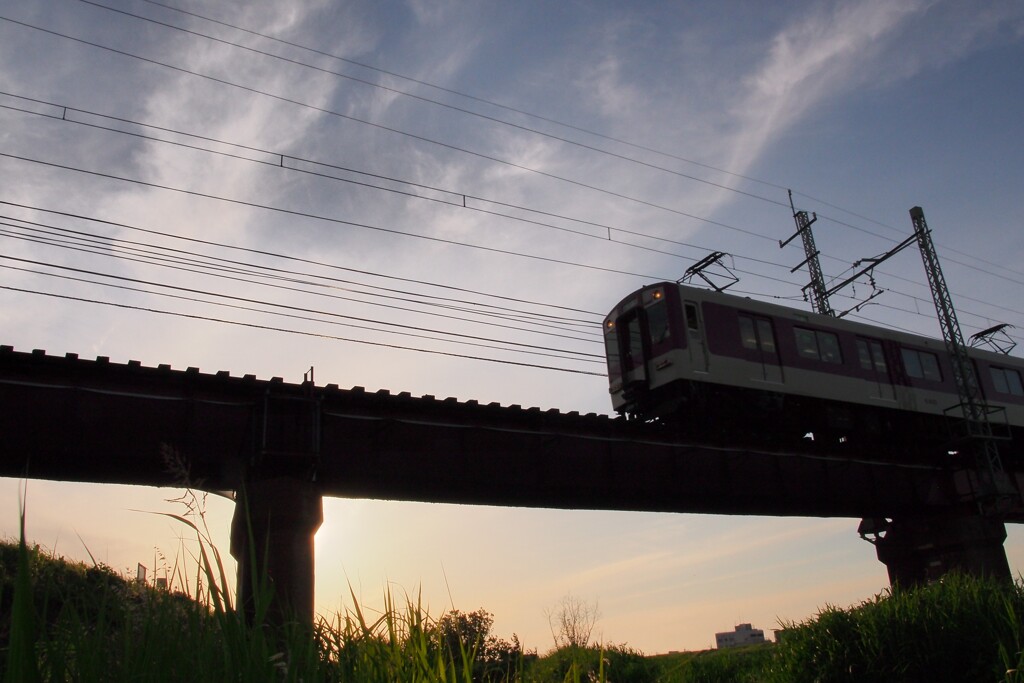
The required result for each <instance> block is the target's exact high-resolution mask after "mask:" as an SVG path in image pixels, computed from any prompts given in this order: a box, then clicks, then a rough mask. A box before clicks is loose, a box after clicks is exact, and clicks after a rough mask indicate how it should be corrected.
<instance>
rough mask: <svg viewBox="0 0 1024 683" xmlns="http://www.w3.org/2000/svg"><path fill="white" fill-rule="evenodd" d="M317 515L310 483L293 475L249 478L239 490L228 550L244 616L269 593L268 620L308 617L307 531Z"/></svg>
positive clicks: (310, 553)
mask: <svg viewBox="0 0 1024 683" xmlns="http://www.w3.org/2000/svg"><path fill="white" fill-rule="evenodd" d="M323 518H324V517H323V498H322V497H321V495H320V492H319V491H318V490H317V487H316V485H315V484H313V483H311V482H308V481H303V480H301V479H299V478H295V477H273V478H268V479H261V480H257V481H251V482H249V483H248V484H247V485H246V488H245V490H244V491H242V492H240V493H239V497H238V500H237V501H236V503H235V514H234V517H233V518H232V520H231V555H232V557H234V558H235V560H236V561H237V562H238V586H237V592H238V602H237V604H238V606H239V608H240V609H244V610H245V612H246V615H247V616H248V617H249V618H250V619H252V618H253V617H254V615H255V613H256V607H257V603H258V601H259V600H262V599H265V598H268V597H272V602H271V603H270V605H269V609H268V612H267V619H268V621H269V622H271V623H277V624H282V623H284V622H285V621H291V620H297V621H299V622H301V623H307V624H312V623H313V585H314V570H313V560H314V550H313V537H314V535H315V534H316V532H317V529H319V528H320V525H321V524H322V523H323ZM264 590H265V591H266V592H265V593H263V591H264Z"/></svg>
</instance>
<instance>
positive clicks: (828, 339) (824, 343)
mask: <svg viewBox="0 0 1024 683" xmlns="http://www.w3.org/2000/svg"><path fill="white" fill-rule="evenodd" d="M815 336H816V337H817V338H818V350H819V351H820V352H821V359H822V360H823V361H825V362H826V363H842V362H843V354H842V353H840V352H839V337H837V336H836V335H834V334H832V333H831V332H816V333H815Z"/></svg>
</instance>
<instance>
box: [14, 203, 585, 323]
mask: <svg viewBox="0 0 1024 683" xmlns="http://www.w3.org/2000/svg"><path fill="white" fill-rule="evenodd" d="M14 220H20V219H14ZM22 222H25V223H30V224H32V225H42V224H38V223H32V222H30V221H22ZM0 225H5V226H8V227H14V228H17V229H20V230H28V231H31V232H34V233H37V234H42V235H47V234H49V235H52V234H54V233H47V231H46V230H39V229H36V228H26V227H24V226H20V225H14V224H11V223H3V222H0ZM43 227H45V228H51V229H52V230H54V231H59V232H58V233H57V234H60V235H61V237H68V236H66V235H64V234H63V233H73V234H72V235H70V239H71V240H72V241H71V242H65V241H63V240H56V239H53V238H52V237H27V236H25V235H23V234H20V233H12V232H10V231H2V230H0V235H2V234H7V235H8V236H11V237H12V238H15V239H23V240H27V241H33V242H37V243H41V244H46V245H49V246H58V247H61V248H65V249H72V250H75V251H79V252H84V253H89V254H94V255H99V256H103V257H108V258H117V259H120V260H125V261H134V262H138V263H143V264H147V265H157V266H161V267H166V268H172V269H174V270H178V271H184V272H189V273H196V274H201V275H207V276H212V277H217V278H221V279H227V280H233V281H237V282H244V283H248V284H256V285H260V286H264V287H271V288H275V289H282V290H287V291H292V292H298V293H302V294H312V295H314V296H320V297H327V298H330V299H335V300H341V301H350V302H356V303H365V304H370V305H373V306H375V307H378V308H389V309H394V310H400V311H407V312H412V313H417V314H424V315H431V316H432V317H436V318H446V319H452V320H457V321H460V322H469V323H473V324H478V325H488V326H493V327H500V328H504V329H512V330H516V331H520V332H528V333H533V334H543V335H545V336H551V337H561V338H564V339H571V340H574V341H583V342H593V341H594V340H591V339H586V338H583V337H579V336H575V335H568V334H560V333H557V332H550V331H547V330H539V329H528V328H525V327H523V326H522V323H526V324H529V325H535V326H539V327H548V328H552V329H557V330H562V331H569V330H570V328H567V327H565V326H564V325H562V326H554V325H550V324H547V323H545V322H538V321H536V320H533V319H529V318H525V317H517V316H508V315H501V314H494V313H489V312H486V311H476V310H472V309H465V308H458V307H453V306H447V305H442V304H436V303H432V302H420V301H416V300H411V303H422V304H424V305H427V306H434V307H440V308H443V309H447V310H456V311H459V312H469V313H472V314H476V315H483V316H488V317H497V318H499V319H501V320H514V321H516V322H519V323H521V324H520V325H519V326H511V325H506V324H502V323H495V322H490V321H486V320H477V319H470V318H464V317H459V316H454V315H449V314H446V313H437V312H433V311H423V310H419V309H414V308H408V307H406V306H398V305H394V304H382V303H374V302H371V301H366V300H365V299H357V298H353V297H349V296H344V295H338V294H332V293H326V292H317V291H309V290H307V289H300V288H297V287H290V286H287V285H282V284H276V283H267V282H261V281H258V280H251V279H247V278H244V277H239V275H249V276H255V277H260V278H272V279H274V280H277V281H286V282H289V283H294V284H304V285H312V286H316V287H325V286H326V287H329V288H331V289H341V290H344V291H353V292H357V293H363V294H369V295H370V296H375V297H383V298H386V299H390V300H400V301H403V302H410V299H408V298H402V297H396V296H389V295H381V294H374V293H367V292H359V291H358V290H351V289H348V288H342V287H336V286H333V285H324V284H322V283H319V282H315V281H310V280H302V279H298V278H293V277H284V276H281V275H276V274H273V273H264V272H261V270H262V269H263V268H262V267H260V266H256V265H252V266H251V267H252V268H255V269H256V270H245V269H239V268H234V267H224V266H221V265H220V264H219V263H213V264H211V263H208V262H205V261H201V260H195V259H187V258H185V259H183V258H181V257H180V256H177V255H174V254H172V255H169V256H168V255H162V254H161V255H158V254H154V252H152V251H147V250H146V249H140V248H135V247H128V248H127V253H129V254H133V255H132V256H124V255H121V252H123V251H125V247H122V246H120V245H119V244H118V243H121V242H125V243H128V244H135V245H137V244H142V243H138V242H130V241H128V240H119V239H116V238H109V237H106V236H98V235H92V234H87V233H81V232H78V231H73V230H68V229H66V228H59V227H53V226H43ZM82 235H88V237H94V238H96V239H95V240H90V239H88V237H82ZM74 240H79V241H77V242H76V241H74ZM83 243H84V244H87V245H89V246H93V245H94V244H96V243H99V245H100V246H99V247H98V248H97V250H93V249H87V248H85V247H82V246H81V244H83ZM104 245H106V246H104ZM111 245H117V246H111ZM144 246H145V247H151V248H154V249H167V248H166V247H155V246H154V245H144ZM171 251H179V252H180V250H171ZM184 253H189V254H190V255H196V254H193V253H190V252H184ZM139 255H141V256H139ZM198 256H201V257H202V258H207V259H215V260H216V261H224V262H225V263H228V264H232V263H238V262H230V261H225V260H224V259H219V258H217V257H210V256H206V255H201V254H199V255H198ZM0 258H2V257H0ZM182 263H185V264H187V265H189V266H195V267H186V266H183V265H181V264H182ZM196 268H201V269H199V270H197V269H196ZM209 269H212V270H213V272H211V271H210V270H209ZM269 270H278V269H269ZM217 271H223V272H217ZM225 273H230V274H225ZM298 275H300V276H304V277H317V276H313V275H308V274H298ZM590 327H592V328H596V324H595V323H591V324H590ZM571 331H574V332H576V331H579V330H571ZM593 336H595V337H598V338H599V337H600V333H598V332H596V331H595V332H594V333H593Z"/></svg>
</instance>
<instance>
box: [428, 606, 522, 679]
mask: <svg viewBox="0 0 1024 683" xmlns="http://www.w3.org/2000/svg"><path fill="white" fill-rule="evenodd" d="M493 625H494V615H492V614H491V613H490V612H487V611H486V610H484V609H478V610H477V611H475V612H469V613H463V612H460V611H459V610H451V611H450V612H446V613H445V614H444V616H442V617H441V619H440V620H439V621H438V622H437V634H438V640H439V641H440V645H441V647H443V648H445V649H446V651H447V655H448V656H449V657H450V658H451V660H452V661H453V662H455V663H456V665H459V664H460V663H461V662H462V661H463V657H465V658H467V659H469V658H471V659H472V660H473V680H474V681H478V682H487V683H498V682H501V681H511V680H516V679H517V678H518V676H519V674H520V671H519V668H520V666H521V665H522V664H523V662H524V661H525V660H527V659H530V658H536V654H535V653H524V652H523V646H522V645H521V644H520V643H519V638H518V637H517V636H516V635H515V634H514V633H513V634H512V642H508V641H506V640H502V639H501V638H498V637H496V636H492V635H490V632H491V626H493Z"/></svg>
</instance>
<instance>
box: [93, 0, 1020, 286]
mask: <svg viewBox="0 0 1024 683" xmlns="http://www.w3.org/2000/svg"><path fill="white" fill-rule="evenodd" d="M80 1H81V2H83V3H85V4H89V5H93V6H95V7H98V8H101V9H104V10H108V11H111V12H116V13H119V14H122V15H125V16H129V17H132V18H134V19H138V20H141V21H146V22H150V23H153V24H157V25H160V26H164V27H166V28H170V29H173V30H177V31H182V32H185V33H188V34H191V35H194V36H197V37H202V38H205V39H207V40H212V41H216V42H219V43H222V44H227V45H231V46H233V47H236V48H239V49H243V50H247V51H250V52H254V53H258V54H261V55H264V56H267V57H271V58H274V59H280V60H283V61H286V62H289V63H292V64H297V65H300V66H304V67H307V68H311V69H315V70H317V71H321V72H325V73H329V74H332V75H334V76H337V77H340V78H345V79H349V80H352V81H356V82H359V83H363V84H366V85H369V86H372V87H374V88H379V89H382V90H385V91H387V92H389V93H393V94H397V95H401V96H405V97H411V98H414V99H417V100H420V101H423V102H427V103H430V104H433V105H436V106H440V107H445V108H448V109H452V110H454V111H458V112H462V113H465V114H468V115H471V116H476V117H480V118H483V119H486V120H488V121H492V122H496V123H499V124H502V125H506V126H510V127H513V128H516V129H519V130H522V131H525V132H528V133H532V134H536V135H540V136H544V137H548V138H551V139H554V140H558V141H560V142H564V143H567V144H571V145H575V146H579V147H581V148H584V149H588V150H591V151H595V152H598V153H601V154H606V155H609V156H611V157H614V158H618V159H622V160H625V161H630V162H633V163H637V164H640V165H643V166H647V167H649V168H652V169H655V170H660V171H664V172H667V173H670V174H674V175H677V176H680V177H683V178H686V179H689V180H693V181H696V182H699V183H704V184H708V185H711V186H714V187H717V188H719V189H723V190H727V191H730V192H734V193H737V194H740V195H745V196H748V197H750V198H753V199H758V200H762V201H765V202H768V203H771V204H775V205H778V206H785V203H784V202H782V201H779V200H775V199H772V198H770V197H764V196H761V195H756V194H754V193H750V192H745V191H743V190H740V189H738V188H734V187H731V186H727V185H723V184H721V183H716V182H713V181H709V180H707V179H706V178H699V177H696V176H692V175H689V174H684V173H681V172H679V171H676V170H674V169H668V168H664V167H661V166H658V165H655V164H649V163H647V162H644V161H642V160H639V159H635V158H633V157H628V156H626V155H621V154H617V153H615V152H611V151H609V150H605V149H601V148H598V147H594V146H592V145H587V144H584V143H580V142H578V141H575V140H571V139H567V138H564V137H562V136H556V135H552V134H550V133H546V132H544V131H540V130H537V129H535V128H531V127H528V126H523V125H520V124H516V123H514V122H512V121H507V120H505V119H499V118H497V117H493V116H488V115H486V114H482V113H480V112H476V111H473V110H469V109H466V108H464V107H457V106H454V105H451V104H449V103H446V102H441V101H438V100H434V99H431V98H426V97H423V96H420V95H416V94H415V93H410V92H407V91H404V90H399V89H397V88H392V87H389V86H386V85H384V84H381V83H377V82H374V81H369V80H367V79H363V78H358V77H355V76H352V75H350V74H343V73H339V72H335V71H331V70H328V69H323V68H321V67H317V66H315V65H311V64H307V63H304V62H300V61H298V60H293V59H288V58H286V57H282V56H280V55H276V54H273V53H269V52H266V51H264V50H259V49H256V48H253V47H250V46H246V45H241V44H238V43H235V42H232V41H228V40H225V39H222V38H217V37H215V36H210V35H207V34H203V33H199V32H198V31H193V30H191V29H187V28H184V27H180V26H176V25H174V24H170V23H167V22H162V21H158V20H156V19H153V18H151V17H146V16H143V15H139V14H135V13H132V12H128V11H125V10H121V9H118V8H114V7H110V6H108V5H105V4H103V3H100V2H96V1H95V0H80ZM144 2H147V3H148V4H151V5H154V6H158V7H163V8H165V9H169V10H172V11H174V12H178V13H180V14H183V15H186V16H191V17H194V18H197V19H201V20H203V21H206V22H209V23H213V24H217V25H220V26H224V27H227V28H230V29H232V30H236V31H240V32H243V33H247V34H249V35H253V36H257V37H260V38H262V39H265V40H270V41H273V42H276V43H279V44H282V45H287V46H290V47H294V48H298V49H300V50H304V51H306V52H309V53H312V54H318V55H321V56H326V57H329V58H331V59H333V60H337V61H339V62H344V63H348V64H352V65H356V66H359V67H360V68H364V69H369V70H372V71H375V72H378V73H382V74H387V75H389V76H392V77H397V78H400V79H403V80H405V81H408V82H411V83H416V84H418V85H423V86H427V87H430V88H433V89H436V90H438V91H442V92H446V93H449V94H454V95H457V96H459V97H462V98H465V99H468V100H471V101H475V102H479V103H483V104H487V105H489V106H492V107H497V108H500V109H503V110H505V111H510V112H514V113H517V114H520V115H523V116H527V117H531V118H534V119H537V120H542V121H545V122H547V123H552V124H555V125H557V126H560V127H563V128H566V129H570V130H575V131H578V132H582V133H585V134H587V135H591V136H594V137H597V138H601V139H604V140H608V141H613V142H616V143H619V144H622V145H625V146H628V147H631V148H634V149H639V150H643V151H646V152H650V153H653V154H657V155H659V156H663V157H666V158H671V159H675V160H678V161H682V162H685V163H687V164H691V165H694V166H699V167H702V168H706V169H709V170H713V171H716V172H718V173H722V174H725V175H729V176H732V177H736V178H740V179H743V180H748V181H751V182H754V183H758V184H761V185H765V186H767V187H771V188H774V189H779V190H786V189H787V188H786V186H784V185H781V184H778V183H775V182H772V181H767V180H764V179H760V178H755V177H752V176H747V175H743V174H739V173H735V172H733V171H729V170H726V169H722V168H719V167H716V166H713V165H710V164H705V163H702V162H698V161H694V160H692V159H689V158H686V157H683V156H680V155H675V154H671V153H668V152H665V151H663V150H658V149H655V148H652V147H648V146H644V145H640V144H637V143H635V142H631V141H628V140H624V139H622V138H617V137H613V136H609V135H605V134H602V133H600V132H597V131H594V130H591V129H588V128H585V127H581V126H575V125H572V124H569V123H565V122H562V121H559V120H556V119H553V118H548V117H544V116H541V115H539V114H536V113H531V112H528V111H525V110H522V109H517V108H515V107H511V106H508V105H504V104H500V103H497V102H494V101H491V100H487V99H484V98H480V97H476V96H473V95H470V94H468V93H465V92H461V91H458V90H454V89H450V88H445V87H443V86H439V85H436V84H433V83H429V82H427V81H423V80H420V79H416V78H412V77H409V76H406V75H403V74H399V73H396V72H393V71H387V70H384V69H380V68H378V67H375V66H373V65H370V64H367V63H364V62H358V61H355V60H352V59H348V58H345V57H341V56H338V55H335V54H333V53H329V52H326V51H323V50H317V49H314V48H310V47H307V46H304V45H301V44H299V43H295V42H292V41H287V40H282V39H280V38H278V37H275V36H270V35H268V34H265V33H261V32H258V31H253V30H251V29H247V28H243V27H239V26H237V25H234V24H231V23H229V22H225V21H221V20H217V19H212V18H210V17H207V16H204V15H201V14H199V13H197V12H190V11H186V10H183V9H181V8H178V7H175V6H173V5H170V4H167V3H162V2H157V1H156V0H144ZM798 194H800V195H801V196H803V197H806V198H808V199H811V200H812V201H815V202H817V203H820V204H822V205H825V206H828V207H830V208H833V209H836V210H838V211H842V212H844V213H846V214H849V215H851V216H855V217H857V218H859V219H861V220H864V221H868V222H870V223H873V224H875V225H878V226H881V227H885V228H888V229H890V230H893V231H895V232H897V233H900V232H902V231H900V230H899V229H898V228H895V227H893V226H891V225H888V224H887V223H883V222H881V221H878V220H875V219H872V218H870V217H867V216H864V215H862V214H859V213H857V212H854V211H851V210H849V209H845V208H843V207H841V206H838V205H836V204H833V203H830V202H827V201H825V200H823V199H819V198H817V197H814V196H813V195H809V194H806V193H803V192H798ZM820 217H821V218H823V219H826V220H830V221H832V222H834V223H837V224H839V225H843V226H845V227H849V228H852V229H855V230H859V231H861V232H864V233H866V234H869V235H872V236H874V237H878V238H881V239H885V240H892V238H890V237H887V236H884V235H880V234H878V233H874V232H872V231H869V230H867V229H865V228H863V227H861V226H857V225H853V224H850V223H847V222H844V221H841V220H839V219H838V218H835V217H833V216H828V215H827V214H821V216H820ZM894 241H895V240H894ZM940 246H942V248H943V250H944V251H950V252H953V253H957V254H960V255H962V256H966V257H968V258H972V259H975V260H977V261H979V262H981V263H985V264H986V265H988V266H991V267H996V268H1000V269H1002V270H1006V271H1008V272H1011V273H1014V274H1015V275H1018V276H1024V273H1022V272H1020V271H1015V270H1013V269H1011V268H1007V267H1005V266H1002V265H1000V264H996V263H993V262H991V261H988V260H986V259H982V258H979V257H977V256H974V255H972V254H968V253H966V252H963V251H961V250H957V249H953V248H950V247H948V246H944V245H941V244H940ZM945 260H947V261H949V262H951V263H956V264H957V265H961V266H963V267H966V268H977V267H976V266H972V265H970V264H965V263H962V262H960V261H957V260H955V259H951V258H949V257H948V256H947V257H946V259H945ZM989 274H991V275H994V276H996V277H999V276H998V275H997V274H994V273H989ZM1007 279H1009V278H1007ZM1011 281H1012V282H1016V281H1013V280H1011ZM1018 284H1019V283H1018Z"/></svg>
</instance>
